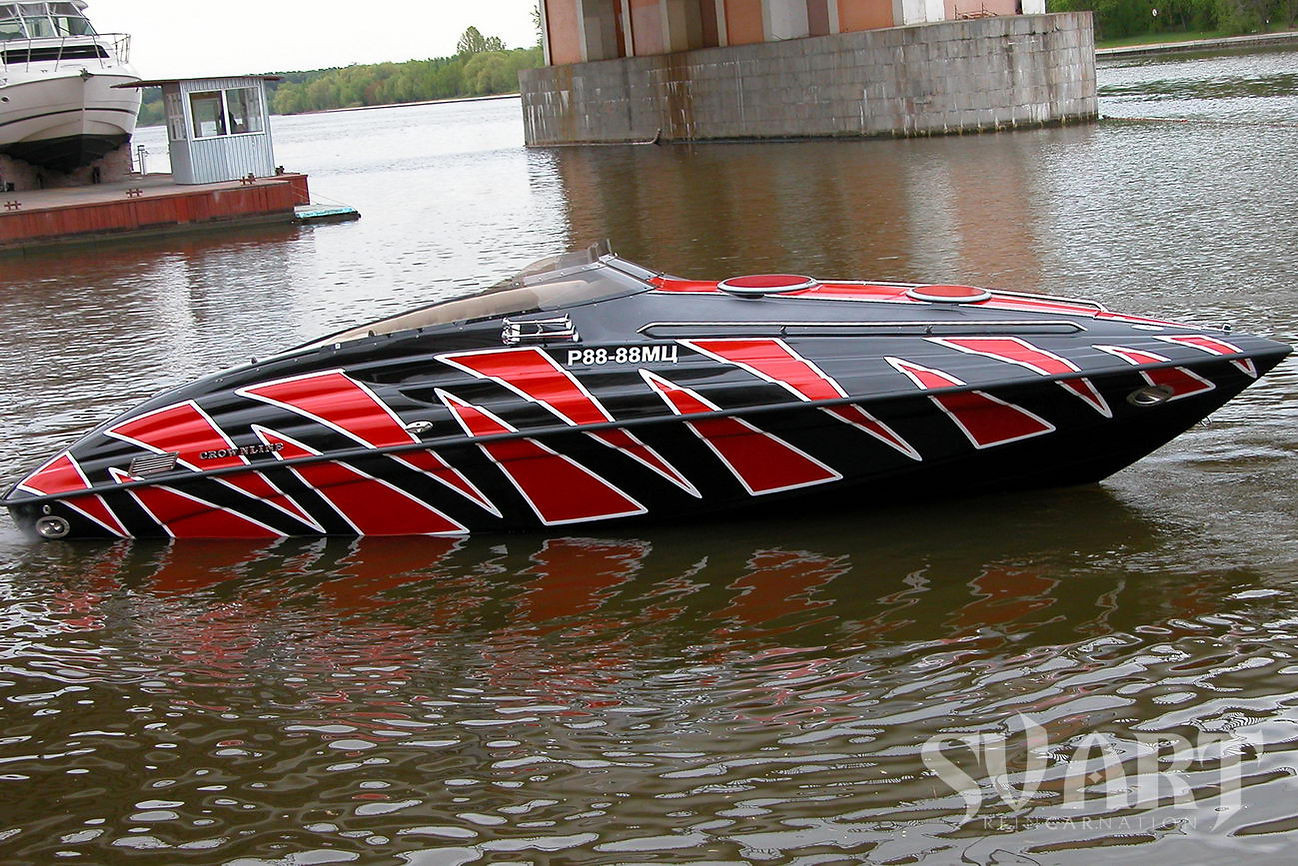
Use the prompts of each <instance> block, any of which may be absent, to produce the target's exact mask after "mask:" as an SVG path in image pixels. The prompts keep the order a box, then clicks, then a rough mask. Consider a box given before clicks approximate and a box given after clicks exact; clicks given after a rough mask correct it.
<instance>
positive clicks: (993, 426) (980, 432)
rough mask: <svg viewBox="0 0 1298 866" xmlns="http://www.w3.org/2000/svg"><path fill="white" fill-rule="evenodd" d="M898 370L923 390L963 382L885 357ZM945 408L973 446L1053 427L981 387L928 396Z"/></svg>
mask: <svg viewBox="0 0 1298 866" xmlns="http://www.w3.org/2000/svg"><path fill="white" fill-rule="evenodd" d="M886 360H887V361H888V363H889V364H891V365H892V366H893V367H894V368H895V369H896V370H897V371H898V372H899V373H902V374H904V375H905V376H906V378H908V379H910V380H911V381H912V382H914V383H915V385H916V387H918V388H920V389H921V390H924V391H932V390H936V389H939V388H954V387H959V386H961V385H964V384H965V383H964V382H962V381H961V380H960V379H957V378H956V377H955V376H952V375H951V374H950V373H944V372H943V371H941V370H935V369H933V368H932V367H924V366H921V365H920V364H915V363H913V362H911V361H903V360H902V359H900V358H887V359H886ZM929 399H930V400H932V401H933V402H934V403H936V404H937V405H938V407H939V408H940V409H941V410H942V411H943V412H945V413H946V414H947V415H948V416H949V417H950V418H951V420H952V421H954V422H955V425H956V426H957V427H959V428H960V430H961V431H962V432H963V433H964V434H965V436H966V437H967V438H968V439H969V441H970V442H972V443H973V446H974V447H975V448H991V447H993V446H995V445H1008V444H1009V443H1011V442H1018V441H1021V440H1023V439H1030V438H1032V437H1033V436H1041V435H1042V434H1045V433H1050V432H1053V431H1054V429H1055V427H1054V425H1053V424H1051V423H1050V422H1049V421H1046V420H1045V419H1044V418H1040V417H1038V416H1037V415H1034V414H1033V413H1031V412H1029V411H1028V410H1026V409H1024V408H1022V407H1020V406H1015V405H1014V404H1013V403H1007V402H1005V401H1004V400H1001V399H1000V398H999V397H993V396H992V395H991V394H987V393H984V392H982V391H965V392H962V393H959V394H939V395H936V396H932V397H930V398H929Z"/></svg>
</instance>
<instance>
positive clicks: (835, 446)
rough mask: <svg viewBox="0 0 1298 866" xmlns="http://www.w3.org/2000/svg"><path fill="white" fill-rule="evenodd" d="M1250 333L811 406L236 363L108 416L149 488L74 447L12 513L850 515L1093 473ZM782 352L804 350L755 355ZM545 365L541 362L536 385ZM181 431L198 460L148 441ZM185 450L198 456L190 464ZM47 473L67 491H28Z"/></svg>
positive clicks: (152, 525) (1187, 405)
mask: <svg viewBox="0 0 1298 866" xmlns="http://www.w3.org/2000/svg"><path fill="white" fill-rule="evenodd" d="M1257 342H1258V343H1259V344H1265V345H1260V346H1259V347H1257V348H1256V350H1255V351H1253V352H1252V353H1251V355H1250V356H1249V357H1248V358H1247V359H1244V360H1241V358H1239V357H1232V358H1216V357H1213V356H1211V355H1206V356H1205V357H1204V358H1202V359H1197V358H1196V359H1178V360H1180V363H1176V364H1174V365H1173V363H1172V362H1157V361H1155V362H1153V366H1149V364H1148V363H1146V364H1145V365H1143V366H1139V365H1134V364H1131V363H1130V360H1131V359H1127V361H1120V364H1121V366H1120V365H1119V364H1114V365H1110V367H1109V368H1108V370H1109V371H1108V372H1098V373H1093V374H1091V375H1088V376H1086V377H1084V378H1082V377H1067V378H1066V377H1063V375H1062V374H1058V375H1051V374H1048V373H1044V374H1043V373H1034V374H1033V377H1032V378H1031V379H1025V378H1022V377H1018V378H1015V379H1013V380H1012V381H1008V382H997V383H992V384H987V385H980V384H979V383H978V379H980V378H985V376H984V375H983V374H984V373H985V372H986V370H987V369H988V368H992V369H994V368H995V366H994V365H995V364H996V363H997V361H996V359H994V358H989V357H978V358H976V360H977V361H978V362H980V363H969V364H965V365H964V366H963V367H961V366H960V364H959V362H960V361H961V360H969V358H970V356H969V355H968V354H967V353H963V352H958V351H934V352H932V353H931V354H928V355H920V354H919V353H917V352H911V353H910V354H911V355H912V357H914V358H915V359H916V360H913V361H907V360H906V359H905V358H892V359H891V360H890V361H889V362H888V364H887V365H886V366H887V369H888V370H891V371H892V372H893V375H894V376H895V381H892V382H891V384H892V385H894V386H897V387H893V388H890V389H888V390H884V389H878V393H876V394H875V395H867V394H860V395H857V396H853V397H849V396H846V395H844V396H842V397H837V398H835V397H819V398H817V399H811V400H808V399H802V398H798V399H789V397H790V394H791V392H790V390H789V389H788V388H787V387H785V385H787V384H788V381H794V382H795V383H796V381H797V380H796V377H795V376H793V375H792V374H790V375H789V376H787V377H786V378H787V380H788V381H783V382H781V381H756V382H754V381H749V380H754V379H759V378H760V377H757V375H756V374H757V373H758V372H761V369H760V368H759V367H756V366H752V365H750V369H747V370H745V369H742V368H737V367H736V366H735V365H733V364H731V365H729V366H728V367H726V366H724V365H722V364H720V363H719V362H718V361H717V358H716V357H710V356H708V355H706V354H704V353H702V352H698V351H695V350H697V349H698V348H700V346H699V345H698V344H697V343H695V344H693V347H692V348H690V347H687V346H684V345H677V346H676V347H675V349H676V351H675V353H674V354H675V357H676V358H677V361H676V362H675V363H672V362H670V360H668V361H667V362H665V363H657V362H651V363H648V364H634V363H627V364H621V365H617V364H607V365H602V366H601V367H599V368H598V369H592V368H586V369H573V368H567V367H565V366H564V365H563V361H564V360H566V357H567V351H569V350H556V351H550V350H540V349H519V350H498V351H496V350H493V351H492V352H491V353H490V355H491V356H493V357H491V358H490V359H489V360H490V362H491V363H492V364H494V365H495V366H494V367H489V366H488V365H487V363H486V361H484V360H483V359H484V358H486V357H487V353H482V352H469V353H458V354H457V353H451V354H449V355H444V356H441V358H440V364H441V366H443V367H444V368H447V372H448V373H449V374H451V375H447V376H442V377H439V379H438V380H437V381H427V382H424V383H421V384H419V385H413V384H412V382H411V380H410V379H406V380H403V381H402V382H401V383H400V385H397V386H393V385H392V384H385V383H383V382H382V381H379V380H382V379H384V378H389V377H390V376H391V375H393V374H391V373H390V372H389V373H388V374H387V375H385V374H384V371H383V370H382V369H381V367H382V365H380V369H375V368H373V367H371V368H369V369H366V368H364V367H361V366H358V367H351V368H346V367H343V368H339V367H332V368H325V369H320V370H317V371H313V372H309V373H306V374H299V375H297V376H289V377H278V376H276V375H274V372H273V371H250V372H244V373H243V374H241V375H235V376H231V377H228V379H229V381H227V382H226V383H223V384H224V386H225V387H224V388H223V390H222V391H221V392H220V393H219V395H218V397H217V398H215V399H213V398H212V397H210V396H209V397H208V398H206V399H204V400H202V401H201V403H200V402H198V401H189V400H186V399H170V400H167V399H163V400H162V401H161V402H160V403H159V402H158V401H155V404H153V405H151V406H149V407H145V409H144V410H143V411H142V412H141V413H137V414H134V415H132V416H131V417H130V418H129V419H128V420H127V421H125V422H119V423H117V424H116V427H115V428H113V427H111V426H110V427H109V428H107V429H108V430H110V432H111V438H113V440H114V441H115V442H116V443H118V444H122V445H127V446H129V445H132V444H133V445H134V446H135V450H136V452H137V453H138V455H145V456H146V459H147V455H150V454H153V455H159V454H162V455H164V456H165V454H168V453H175V452H177V451H179V452H182V457H181V465H180V466H179V467H176V468H175V469H174V470H173V471H172V472H171V473H170V474H166V473H164V474H163V475H159V476H157V477H156V480H151V479H150V478H148V477H147V476H145V475H144V474H143V473H144V471H145V470H144V469H143V468H141V469H139V470H137V471H138V472H139V474H135V475H132V474H131V473H130V471H129V470H126V469H123V468H115V467H114V466H113V465H111V464H116V466H117V467H121V466H124V463H123V460H122V457H123V455H124V454H128V453H130V451H129V449H127V450H126V451H124V452H121V453H117V454H114V455H113V456H106V457H105V458H104V459H103V460H100V459H98V458H96V457H95V456H94V454H93V453H91V452H84V453H83V454H81V455H80V456H78V454H77V453H76V449H73V451H72V452H66V453H64V454H63V455H60V457H57V458H55V460H54V461H51V462H50V463H47V464H46V466H45V467H43V468H42V469H40V470H38V471H37V472H35V473H33V474H32V475H31V476H29V477H28V478H27V479H26V480H25V481H24V482H23V483H22V484H21V485H20V486H19V487H18V488H17V489H16V490H15V491H13V492H11V494H10V496H9V498H8V501H7V502H6V504H8V505H9V506H10V508H11V509H12V511H13V513H14V516H15V518H16V519H17V521H18V522H19V524H20V525H22V526H23V527H25V528H27V529H29V530H30V531H33V532H37V533H38V534H44V535H46V536H50V535H51V534H52V535H54V536H56V537H64V536H68V537H114V536H140V537H179V538H183V537H275V536H280V535H304V534H306V535H309V534H347V535H358V534H360V535H416V534H428V535H455V534H462V533H465V532H481V531H536V530H554V529H562V528H564V527H570V526H575V525H592V524H605V523H609V524H612V523H619V524H627V523H635V522H645V521H658V522H664V521H696V520H699V519H702V518H706V517H709V516H713V515H717V514H722V513H724V514H749V513H777V514H786V515H791V516H792V515H801V514H804V513H807V512H808V511H810V510H816V509H820V510H826V509H827V510H833V511H843V510H849V509H850V510H864V511H866V512H868V510H869V509H871V508H876V509H877V508H885V507H887V506H889V505H891V504H893V503H895V502H897V501H898V500H901V499H911V500H914V499H925V498H933V497H947V496H950V495H956V494H965V493H973V492H979V491H986V490H1006V489H1014V488H1024V487H1044V486H1061V485H1075V484H1083V483H1090V482H1094V481H1098V480H1100V479H1102V478H1105V477H1107V476H1108V475H1110V474H1112V473H1113V472H1115V471H1117V470H1119V469H1121V468H1123V467H1124V466H1127V465H1129V464H1130V463H1132V462H1134V461H1135V460H1138V459H1139V458H1141V457H1143V456H1145V455H1146V454H1148V453H1149V452H1151V451H1153V450H1155V449H1157V448H1158V447H1160V446H1161V445H1163V444H1165V443H1166V442H1168V441H1169V440H1171V439H1172V438H1174V437H1176V436H1177V435H1179V434H1180V433H1182V432H1184V431H1185V430H1187V429H1189V428H1190V427H1192V426H1193V425H1195V424H1196V423H1197V422H1199V421H1200V420H1202V419H1203V418H1205V417H1206V416H1208V415H1209V414H1210V413H1211V412H1213V411H1214V410H1215V409H1217V408H1218V407H1219V406H1221V405H1222V404H1223V403H1225V402H1226V401H1227V400H1229V399H1231V398H1232V397H1234V396H1236V395H1237V394H1238V393H1239V392H1240V391H1242V390H1243V389H1244V388H1245V387H1247V386H1248V385H1249V384H1251V383H1252V382H1253V381H1254V380H1255V377H1256V376H1258V375H1261V374H1263V373H1265V372H1266V371H1267V370H1268V369H1270V367H1272V366H1273V365H1274V364H1275V363H1278V362H1279V360H1281V359H1282V358H1283V357H1284V355H1285V354H1286V353H1287V351H1288V349H1287V347H1283V346H1281V345H1279V344H1270V343H1267V341H1260V340H1259V341H1257ZM971 345H978V344H976V343H973V344H971ZM930 346H931V341H930ZM780 347H785V348H790V349H792V348H804V347H792V346H791V345H790V344H789V343H786V342H784V341H773V342H772V343H771V345H770V346H767V347H766V348H767V349H768V350H770V351H772V352H779V353H783V352H784V348H780ZM709 348H710V350H712V351H713V353H714V354H717V353H718V352H721V351H726V350H727V349H728V348H734V347H733V345H732V346H730V347H726V346H719V345H718V344H716V343H712V344H710V346H709ZM746 348H751V347H746ZM943 348H944V349H945V347H943ZM1133 351H1134V350H1133ZM640 354H641V355H644V354H645V353H644V352H642V353H640ZM687 356H688V357H687ZM651 357H653V358H665V359H670V358H671V357H672V354H671V353H667V352H664V351H660V352H657V353H655V354H653V355H652V356H651ZM781 357H784V355H781ZM501 358H505V359H506V360H508V361H510V363H512V364H514V367H513V368H512V371H513V372H510V370H509V369H506V368H505V367H502V366H501V365H500V364H499V361H500V359H501ZM822 360H824V361H825V364H826V367H829V366H830V365H829V363H828V360H829V359H822ZM939 362H940V363H941V364H942V365H943V366H942V367H939V366H938V364H939ZM999 363H1001V365H1002V366H1004V363H1005V362H1003V361H1001V362H999ZM546 366H549V367H551V368H552V369H554V370H555V371H557V372H555V373H554V374H553V375H551V374H544V375H542V374H543V373H544V367H546ZM483 370H488V371H489V372H491V373H492V374H493V375H489V376H484V375H482V371H483ZM768 370H769V368H768ZM793 370H794V368H793V367H786V372H788V371H793ZM816 370H817V372H820V373H822V374H823V375H828V374H824V373H823V370H821V369H820V367H818V366H817V367H816ZM954 370H958V371H959V372H960V374H962V375H961V376H957V375H956V374H955V373H953V372H952V371H954ZM468 371H475V372H476V375H475V374H473V373H470V374H468V375H464V374H465V373H466V372H468ZM520 371H521V373H520ZM457 373H458V374H460V375H455V374H457ZM523 373H525V374H526V375H522V374H523ZM879 375H887V372H886V371H883V372H880V374H879ZM547 377H548V378H547ZM745 377H746V378H745ZM966 379H967V380H968V381H966ZM1082 381H1085V382H1086V383H1087V384H1086V385H1085V387H1082V386H1080V385H1079V384H1078V383H1080V382H1082ZM615 383H616V384H615ZM802 384H803V385H806V383H805V382H804V383H802ZM758 386H764V387H758ZM755 388H756V390H758V391H760V393H759V394H755V393H754V389H755ZM902 389H906V390H902ZM200 390H202V389H200ZM421 390H422V391H424V392H426V393H423V394H418V392H419V391H421ZM412 393H415V394H416V395H417V396H416V397H415V398H413V399H412V397H411V394H412ZM583 395H584V396H583ZM597 395H600V396H598V397H597ZM172 396H173V397H180V398H185V397H187V396H188V395H186V394H184V393H181V394H178V395H172ZM1160 398H1161V399H1160ZM421 400H422V401H425V402H432V401H436V402H437V403H438V404H440V406H442V407H445V412H446V414H447V416H448V417H447V421H448V422H453V423H454V424H455V426H456V427H458V428H459V431H458V434H450V433H448V431H447V429H446V427H447V426H449V424H447V425H444V426H442V427H441V429H440V430H435V431H430V432H431V434H432V435H431V436H430V437H429V438H428V439H427V441H426V442H421V441H420V435H419V433H410V428H411V426H412V425H411V424H410V423H409V421H408V420H407V419H409V418H412V417H414V416H415V415H416V414H417V413H416V412H415V411H414V410H413V408H412V407H413V406H414V405H415V404H416V403H419V402H421ZM254 406H255V407H257V411H255V412H254V411H252V409H253V407H254ZM595 406H600V407H603V408H604V411H605V412H606V415H604V416H600V415H598V414H596V409H594V408H593V407H595ZM556 407H558V410H559V411H558V412H557V413H556V411H555V410H556ZM608 407H617V408H616V409H609V408H608ZM560 415H564V416H567V417H566V418H563V417H559V416H560ZM614 415H616V418H617V420H614ZM235 418H238V419H239V420H238V421H237V422H236V421H234V420H233V419H235ZM554 421H562V422H563V423H552V422H554ZM415 423H416V424H417V423H418V422H415ZM177 426H179V427H183V428H184V429H185V430H186V431H187V432H186V434H185V435H186V436H188V437H189V441H190V443H191V444H192V446H193V449H195V450H193V451H192V453H183V452H184V451H185V449H184V447H183V446H182V445H180V444H179V440H177V439H176V438H174V435H173V434H170V433H167V432H165V431H166V430H174V429H176V428H177ZM416 430H418V428H417V427H416ZM438 434H440V435H438ZM168 437H171V438H168ZM403 437H404V438H403ZM200 448H201V449H202V450H201V451H199V450H197V449H200ZM227 452H228V453H227ZM186 462H192V464H193V465H195V466H197V465H207V466H211V467H213V468H210V469H207V470H206V471H204V472H202V473H194V472H190V471H188V470H187V469H186V468H185V466H184V464H185V463H186ZM218 464H219V465H218ZM60 485H62V486H64V487H65V488H71V489H64V490H62V491H61V492H60V493H58V494H56V495H55V496H54V497H51V496H49V495H42V493H44V494H48V492H49V491H50V490H55V489H56V488H58V487H59V486H60ZM78 486H81V488H82V489H83V490H84V492H83V493H82V494H81V495H77V491H76V488H77V487H78ZM24 496H28V497H29V499H28V501H25V502H24V501H22V500H23V498H24Z"/></svg>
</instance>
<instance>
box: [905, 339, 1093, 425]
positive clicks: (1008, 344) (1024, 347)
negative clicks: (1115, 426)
mask: <svg viewBox="0 0 1298 866" xmlns="http://www.w3.org/2000/svg"><path fill="white" fill-rule="evenodd" d="M928 341H929V342H930V343H936V344H937V345H939V346H946V347H947V348H949V349H956V350H957V351H960V352H965V353H967V354H970V355H982V356H983V357H986V358H994V359H996V360H997V361H1005V362H1007V363H1010V364H1017V365H1018V366H1020V367H1024V368H1026V369H1028V370H1031V371H1032V372H1034V373H1040V374H1041V375H1042V376H1056V375H1059V374H1061V373H1079V372H1081V368H1079V367H1078V366H1077V365H1076V364H1074V363H1073V362H1072V361H1069V360H1068V359H1067V358H1061V357H1060V356H1059V355H1056V354H1055V353H1054V352H1048V351H1046V350H1045V349H1042V348H1040V347H1038V346H1034V345H1032V344H1031V343H1029V342H1027V341H1026V340H1022V339H1020V338H1018V337H929V338H928ZM1059 385H1060V387H1062V388H1063V389H1064V390H1065V391H1067V392H1068V393H1070V394H1072V395H1074V396H1076V397H1079V398H1081V399H1082V400H1083V401H1084V402H1085V403H1086V405H1088V406H1090V407H1091V408H1092V409H1094V410H1095V411H1096V412H1099V413H1100V414H1101V415H1103V416H1104V417H1105V418H1112V417H1113V410H1112V409H1110V408H1109V404H1108V402H1106V401H1105V399H1104V397H1103V395H1101V394H1100V392H1099V390H1097V389H1096V387H1095V385H1094V384H1093V383H1092V382H1091V380H1090V379H1086V378H1080V379H1061V380H1059Z"/></svg>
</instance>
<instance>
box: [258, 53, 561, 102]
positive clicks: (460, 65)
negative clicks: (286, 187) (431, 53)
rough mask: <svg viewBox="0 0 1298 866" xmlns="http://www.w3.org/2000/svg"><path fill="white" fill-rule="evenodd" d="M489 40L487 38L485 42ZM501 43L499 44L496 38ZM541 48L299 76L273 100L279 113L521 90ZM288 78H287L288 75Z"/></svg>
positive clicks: (282, 85)
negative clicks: (521, 80)
mask: <svg viewBox="0 0 1298 866" xmlns="http://www.w3.org/2000/svg"><path fill="white" fill-rule="evenodd" d="M488 41H489V40H484V44H485V43H486V42H488ZM496 41H497V42H498V41H499V40H496ZM541 62H542V60H541V49H540V48H515V49H513V50H504V49H502V50H496V51H490V50H486V49H484V50H482V51H476V52H471V53H469V54H462V55H459V56H456V57H436V58H433V59H430V60H411V61H409V62H407V63H377V64H370V65H365V66H345V67H342V68H340V69H322V70H317V71H315V72H306V73H294V75H295V76H296V80H292V81H290V80H285V81H281V82H279V85H278V87H277V88H276V89H275V92H274V94H273V95H272V96H271V98H270V99H271V110H272V111H273V112H274V113H275V114H300V113H301V112H304V111H326V110H328V109H331V108H355V107H360V106H366V105H392V104H394V103H399V102H419V101H422V100H427V99H452V98H455V97H458V96H485V95H489V94H494V93H515V92H517V91H518V72H519V70H520V69H532V68H534V67H537V66H540V65H541ZM286 79H287V76H286Z"/></svg>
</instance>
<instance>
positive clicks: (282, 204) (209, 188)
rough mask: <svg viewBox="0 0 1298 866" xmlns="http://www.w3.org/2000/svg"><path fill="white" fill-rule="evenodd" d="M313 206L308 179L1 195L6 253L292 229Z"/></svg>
mask: <svg viewBox="0 0 1298 866" xmlns="http://www.w3.org/2000/svg"><path fill="white" fill-rule="evenodd" d="M309 203H310V192H309V189H308V187H307V176H306V175H304V174H283V175H277V176H275V177H265V178H253V179H251V180H246V181H245V180H238V181H230V182H225V183H209V184H197V185H183V186H182V185H179V184H175V183H172V182H171V179H170V176H167V175H161V176H154V177H146V178H144V179H138V178H137V179H135V180H126V181H124V182H121V183H114V184H103V185H99V186H91V187H75V188H70V189H48V190H39V191H33V192H0V253H4V252H11V251H19V250H22V249H25V248H28V247H38V246H46V245H50V244H58V243H67V242H80V241H94V240H100V239H107V238H116V237H123V236H127V237H134V236H140V235H148V234H165V233H168V232H173V231H183V230H187V229H196V228H201V227H204V226H207V225H213V224H221V225H239V224H247V223H258V222H273V221H285V222H288V221H291V220H292V219H293V218H294V211H293V209H294V207H296V206H297V205H303V204H309Z"/></svg>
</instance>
